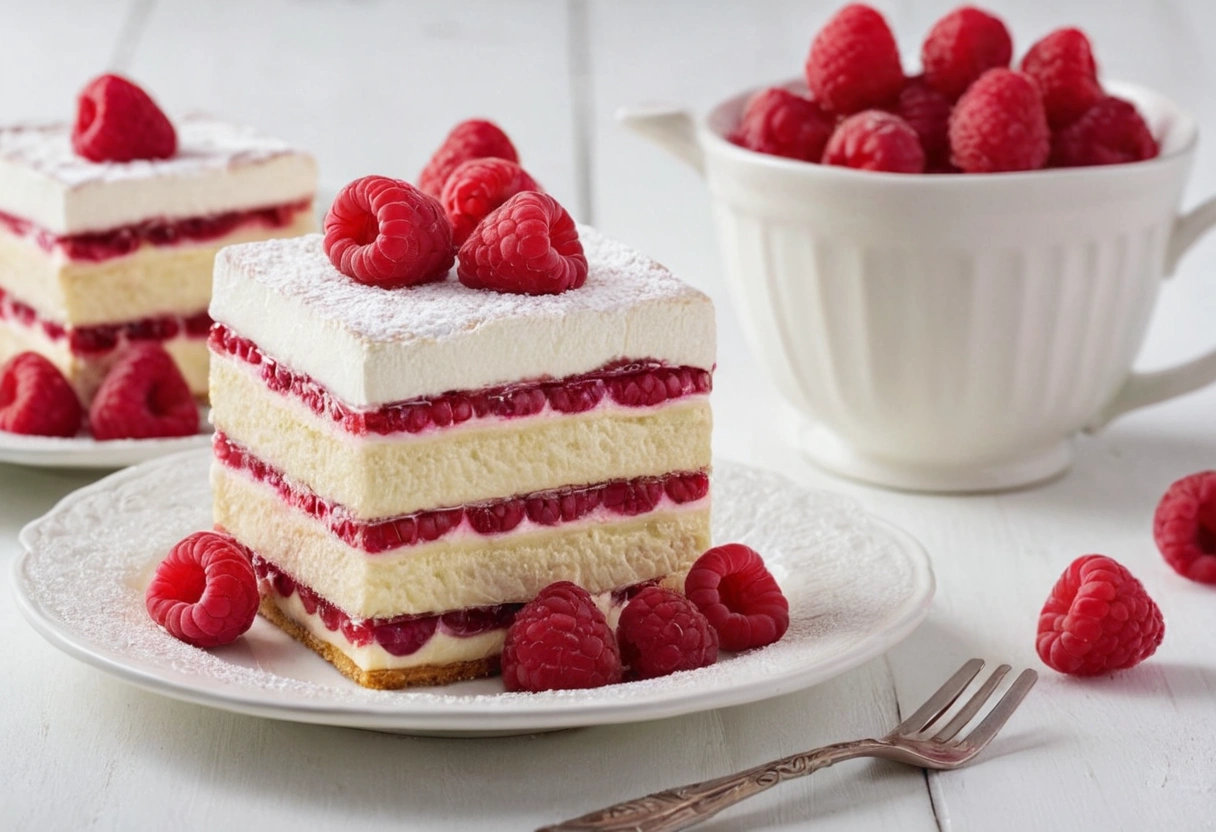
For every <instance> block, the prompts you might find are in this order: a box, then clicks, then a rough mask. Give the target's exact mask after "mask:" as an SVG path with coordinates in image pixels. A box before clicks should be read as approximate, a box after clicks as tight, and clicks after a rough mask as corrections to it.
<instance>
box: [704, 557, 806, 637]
mask: <svg viewBox="0 0 1216 832" xmlns="http://www.w3.org/2000/svg"><path fill="white" fill-rule="evenodd" d="M684 594H685V595H687V596H688V600H690V601H692V602H693V603H694V604H696V605H697V608H698V609H700V610H701V612H702V614H703V615H704V616H705V617H706V618H707V619H708V620H709V623H710V625H711V626H712V627H713V628H714V629H715V630H717V632H718V643H719V644H720V645H721V647H722V649H723V650H730V651H732V652H737V651H740V650H747V649H750V648H752V647H764V646H765V645H768V644H772V643H773V642H775V641H777V640H778V639H780V638H781V637H782V636H783V635H785V631H786V630H787V629H789V626H790V605H789V602H788V601H787V600H786V599H785V595H784V594H782V592H781V587H779V586H778V585H777V581H776V580H775V579H774V578H773V576H772V575H771V574H770V573H769V571H768V569H767V568H766V567H765V566H764V559H763V558H761V557H760V555H759V554H758V553H757V552H756V550H754V549H751V548H749V547H747V546H744V545H743V544H742V543H727V544H726V545H724V546H715V547H714V548H713V549H710V550H709V551H708V552H706V553H705V554H703V555H701V557H700V558H698V559H697V562H696V563H694V564H693V565H692V569H690V570H689V572H688V576H687V577H686V578H685V579H684Z"/></svg>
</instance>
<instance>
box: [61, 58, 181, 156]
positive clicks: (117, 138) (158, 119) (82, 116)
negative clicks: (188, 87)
mask: <svg viewBox="0 0 1216 832" xmlns="http://www.w3.org/2000/svg"><path fill="white" fill-rule="evenodd" d="M72 149H73V150H74V151H76V153H78V154H79V155H81V156H83V157H84V158H86V159H89V160H90V161H93V162H130V161H131V160H132V159H168V158H169V157H170V156H172V155H173V154H174V153H176V152H177V132H176V131H175V130H174V129H173V123H172V122H170V121H169V119H168V117H167V116H166V115H165V114H164V113H163V112H162V111H161V109H160V107H158V106H156V102H155V101H153V100H152V97H151V96H150V95H148V94H147V93H146V92H144V91H143V89H142V88H140V87H139V86H138V85H136V84H134V83H132V82H131V81H128V80H127V79H126V78H123V77H122V76H121V75H101V76H98V77H97V78H94V79H93V80H92V81H90V82H89V83H88V84H87V85H86V86H85V88H84V89H83V90H81V91H80V96H79V97H78V98H77V100H76V120H75V122H74V123H73V125H72Z"/></svg>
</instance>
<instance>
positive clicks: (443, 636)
mask: <svg viewBox="0 0 1216 832" xmlns="http://www.w3.org/2000/svg"><path fill="white" fill-rule="evenodd" d="M676 583H678V581H677V582H676ZM259 584H260V587H261V591H262V595H263V596H266V597H269V598H271V599H272V600H273V601H274V603H275V605H276V606H278V608H279V609H280V610H281V611H282V612H283V613H284V614H286V615H287V617H288V618H290V619H291V620H293V621H295V622H296V623H297V624H299V625H300V626H301V627H303V628H304V629H305V630H307V631H308V632H309V633H310V634H311V635H312V636H313V637H314V638H316V639H318V640H320V641H323V642H325V643H326V644H330V645H332V646H333V647H335V648H337V649H338V650H340V651H342V653H343V654H345V655H346V656H347V658H349V659H350V660H351V661H353V662H354V663H355V664H356V665H358V667H359V668H360V669H361V670H396V669H399V668H405V667H420V666H423V665H442V664H455V663H457V662H470V661H476V660H478V659H487V658H489V657H491V656H497V655H498V654H499V653H501V652H502V646H503V642H505V641H506V638H507V631H506V629H499V630H489V631H487V632H484V633H478V634H477V635H474V636H453V635H449V634H448V633H444V632H442V631H441V630H440V629H439V628H436V630H435V632H434V633H433V634H432V635H431V637H430V639H429V640H428V641H427V642H426V644H424V645H422V647H420V648H418V650H416V651H414V652H413V653H411V654H410V655H408V656H394V655H393V654H392V653H390V652H388V651H387V650H385V649H384V648H383V647H381V646H380V645H379V644H377V643H376V642H375V641H373V642H371V643H370V644H366V645H355V644H352V643H351V642H350V641H349V640H348V639H347V638H346V636H344V635H342V631H341V630H331V629H329V628H328V627H326V626H325V622H324V621H322V620H321V616H320V615H319V614H317V613H315V612H312V613H310V612H309V611H308V610H307V609H305V607H304V603H303V602H302V601H301V600H300V595H299V593H296V592H293V593H292V594H291V595H290V596H288V597H286V598H285V597H283V596H282V595H279V594H278V593H277V592H275V591H274V587H273V586H272V585H271V583H270V581H267V580H262V581H259ZM593 598H594V600H595V603H596V605H597V606H599V608H600V609H601V610H602V611H603V613H604V615H605V616H606V617H607V618H608V626H609V627H610V628H612V629H613V630H615V629H616V625H617V622H618V621H619V620H620V617H621V611H622V610H623V609H624V608H625V604H624V603H623V602H620V601H617V600H614V599H613V593H611V592H604V593H601V594H599V595H595V596H593Z"/></svg>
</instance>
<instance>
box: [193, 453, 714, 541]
mask: <svg viewBox="0 0 1216 832" xmlns="http://www.w3.org/2000/svg"><path fill="white" fill-rule="evenodd" d="M212 447H213V449H214V451H215V458H216V459H217V460H219V461H220V462H221V463H222V464H223V465H225V466H227V467H228V468H230V469H232V470H234V471H241V472H243V473H244V474H245V475H247V476H249V477H251V478H252V479H254V480H255V481H257V482H260V483H263V484H265V485H267V486H269V487H270V488H273V489H274V491H275V492H276V493H277V494H278V495H279V498H280V499H281V500H283V502H285V503H287V504H288V505H290V506H292V507H293V508H295V509H297V510H299V511H302V512H303V513H305V514H307V515H308V516H309V517H312V518H313V519H314V520H317V521H318V522H320V523H323V524H324V525H325V527H326V528H327V529H329V531H330V532H331V533H332V534H333V535H335V536H336V537H338V538H339V539H340V540H342V542H343V543H345V544H347V545H348V546H350V547H351V548H354V549H358V550H360V551H363V552H367V553H368V554H379V553H381V552H387V551H390V550H393V549H400V548H403V547H406V546H413V545H416V544H420V543H430V542H431V541H434V540H439V539H440V538H442V537H444V536H446V535H451V534H457V533H467V534H476V535H481V536H484V537H488V536H491V535H496V534H504V533H506V532H510V531H513V530H515V529H516V528H517V527H518V526H519V525H520V524H521V523H523V522H524V521H525V519H526V520H527V521H528V522H530V523H532V524H534V525H537V526H558V525H561V524H564V523H573V522H575V521H577V520H580V519H583V518H585V517H587V516H588V515H590V514H591V513H592V512H594V511H603V512H607V513H609V514H612V515H617V516H623V517H633V516H636V515H639V514H645V513H647V512H650V511H653V510H654V509H655V508H656V507H658V506H659V504H660V503H662V502H664V501H670V502H671V503H673V504H675V505H683V504H685V503H693V502H696V501H697V500H701V499H703V498H704V497H705V496H706V495H707V494H708V493H709V476H708V475H707V474H706V473H705V472H704V471H692V472H679V473H673V474H667V475H665V476H662V477H639V478H637V479H632V480H615V481H612V482H605V483H598V484H595V485H585V486H580V487H577V488H561V489H556V490H552V491H539V492H535V493H532V494H521V495H517V496H514V497H507V498H504V499H501V500H491V501H488V502H483V503H475V504H469V505H463V506H456V507H452V508H441V509H434V510H430V511H420V512H416V513H414V514H407V515H402V516H400V517H390V518H386V519H383V520H372V521H368V520H360V519H356V518H354V517H352V516H351V515H350V512H349V511H348V510H347V509H346V508H344V507H343V506H341V505H335V504H333V503H331V502H329V501H328V500H325V499H324V498H322V497H319V496H318V495H317V494H316V493H315V492H313V491H312V490H311V489H309V488H307V487H305V486H302V485H299V484H297V483H293V482H290V481H289V480H288V479H287V478H286V477H284V476H283V474H282V472H281V471H278V470H276V469H275V468H274V467H273V466H271V465H270V464H268V463H266V462H264V461H262V460H260V459H258V458H257V457H256V456H254V455H253V454H252V453H250V451H249V450H248V449H247V448H244V447H242V446H241V445H238V444H237V443H235V442H233V441H232V440H230V439H229V438H228V437H227V436H225V435H224V434H223V433H222V432H220V431H216V433H215V436H214V437H213V439H212Z"/></svg>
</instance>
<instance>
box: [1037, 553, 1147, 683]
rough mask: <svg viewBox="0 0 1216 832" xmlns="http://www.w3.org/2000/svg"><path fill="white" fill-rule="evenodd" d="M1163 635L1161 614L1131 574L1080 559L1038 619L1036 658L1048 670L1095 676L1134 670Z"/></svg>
mask: <svg viewBox="0 0 1216 832" xmlns="http://www.w3.org/2000/svg"><path fill="white" fill-rule="evenodd" d="M1164 635H1165V622H1164V621H1162V619H1161V610H1159V609H1157V605H1156V604H1155V603H1154V602H1153V599H1152V598H1149V597H1148V593H1147V592H1146V591H1145V590H1144V585H1143V584H1141V583H1140V582H1139V581H1138V580H1136V578H1135V577H1134V576H1133V575H1132V573H1130V572H1128V571H1127V570H1126V569H1124V568H1123V567H1122V566H1121V565H1119V564H1118V563H1116V562H1115V561H1113V560H1111V559H1110V558H1108V557H1106V556H1104V555H1084V556H1082V557H1079V558H1077V559H1076V560H1074V561H1073V562H1072V565H1070V566H1069V567H1068V569H1067V570H1066V571H1065V572H1064V574H1063V575H1061V576H1060V580H1059V581H1057V582H1056V585H1055V586H1054V587H1053V588H1052V590H1051V595H1049V596H1048V597H1047V603H1046V604H1044V605H1043V612H1042V613H1040V614H1039V633H1038V637H1037V638H1036V639H1035V647H1037V648H1038V651H1039V658H1041V659H1042V660H1043V662H1044V663H1045V664H1046V665H1047V666H1048V667H1050V668H1052V669H1053V670H1058V671H1060V672H1061V673H1068V674H1071V675H1073V676H1096V675H1098V674H1100V673H1109V672H1111V671H1113V670H1126V669H1127V668H1129V667H1135V666H1136V665H1138V664H1139V663H1140V662H1142V661H1144V660H1145V659H1147V658H1148V657H1149V656H1151V655H1153V653H1154V652H1156V650H1157V647H1158V646H1159V645H1160V644H1161V639H1162V638H1163V637H1164Z"/></svg>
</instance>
